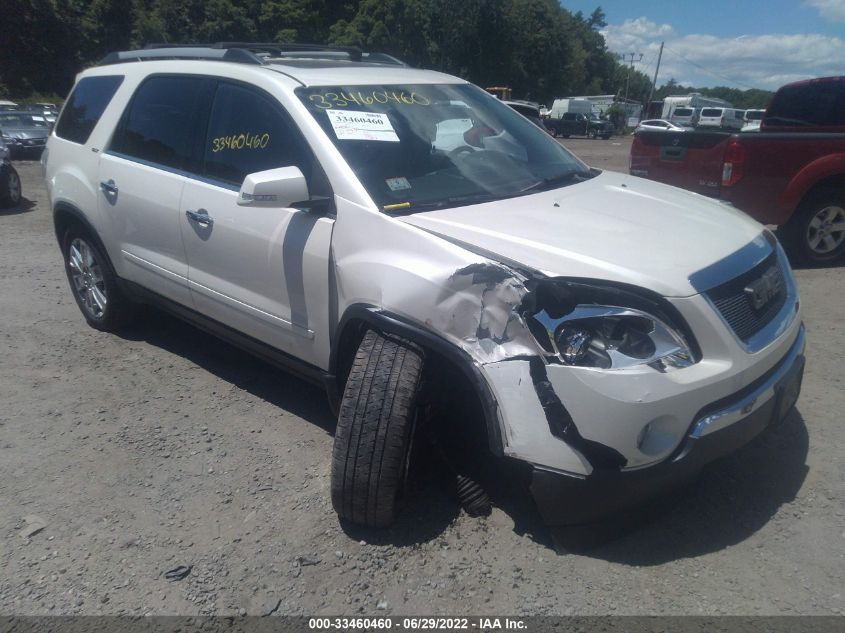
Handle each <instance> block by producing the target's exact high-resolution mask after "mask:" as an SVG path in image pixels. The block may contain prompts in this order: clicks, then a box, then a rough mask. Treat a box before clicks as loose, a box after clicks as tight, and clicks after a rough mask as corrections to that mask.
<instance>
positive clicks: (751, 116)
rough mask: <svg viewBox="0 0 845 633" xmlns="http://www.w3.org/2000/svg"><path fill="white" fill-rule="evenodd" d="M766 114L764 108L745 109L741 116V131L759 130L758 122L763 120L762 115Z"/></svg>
mask: <svg viewBox="0 0 845 633" xmlns="http://www.w3.org/2000/svg"><path fill="white" fill-rule="evenodd" d="M764 114H766V111H765V110H746V111H745V116H744V117H742V122H743V125H742V130H741V131H743V132H759V131H760V123H761V121H762V120H763V115H764Z"/></svg>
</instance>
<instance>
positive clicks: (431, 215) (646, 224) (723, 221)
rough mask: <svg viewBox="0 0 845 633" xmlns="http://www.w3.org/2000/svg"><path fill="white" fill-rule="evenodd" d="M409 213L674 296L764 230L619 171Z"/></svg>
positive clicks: (535, 264)
mask: <svg viewBox="0 0 845 633" xmlns="http://www.w3.org/2000/svg"><path fill="white" fill-rule="evenodd" d="M400 219H401V220H402V221H404V222H407V223H408V224H412V225H414V226H417V227H419V228H422V229H424V230H426V231H429V232H431V233H435V234H437V235H440V236H442V237H444V238H446V239H450V240H452V241H457V242H459V243H463V244H466V245H467V246H469V247H470V248H472V247H476V248H479V249H482V250H483V251H487V252H489V253H491V254H492V255H491V256H495V255H498V256H499V257H501V258H503V259H505V260H510V261H512V262H518V263H520V264H522V265H523V266H527V267H529V268H533V269H535V270H539V271H540V272H542V273H544V274H546V275H549V276H555V277H557V276H562V277H583V278H592V279H603V280H609V281H616V282H622V283H629V284H634V285H636V286H640V287H644V288H648V289H651V290H653V291H655V292H657V293H659V294H661V295H663V296H667V297H672V296H675V297H683V296H690V295H693V294H696V290H695V289H694V288H693V287H692V285H691V284H690V281H689V277H690V275H692V274H693V273H695V272H697V271H699V270H702V269H703V268H706V267H707V266H709V265H711V264H713V263H715V262H717V261H719V260H720V259H723V258H725V257H727V256H728V255H730V254H731V253H734V252H735V251H737V250H739V249H740V248H742V247H743V246H745V245H746V244H748V243H749V242H750V241H752V240H753V239H754V238H755V237H757V236H758V235H760V232H761V231H762V230H763V227H762V226H761V225H760V224H758V223H757V222H755V221H754V220H752V219H751V218H749V217H748V216H746V215H745V214H743V213H741V212H740V211H737V210H735V209H733V208H731V207H728V206H726V205H724V204H721V203H719V202H716V201H714V200H711V199H709V198H706V197H704V196H700V195H698V194H694V193H690V192H687V191H683V190H681V189H676V188H675V187H669V186H667V185H663V184H660V183H656V182H652V181H650V180H645V179H642V178H636V177H633V176H628V175H625V174H620V173H616V172H603V173H601V174H600V175H598V176H596V177H595V178H592V179H590V180H588V181H586V182H582V183H577V184H573V185H570V186H568V187H563V188H561V189H555V190H553V191H547V192H542V193H538V194H534V195H529V196H523V197H518V198H510V199H506V200H499V201H496V202H490V203H484V204H476V205H471V206H466V207H458V208H453V209H443V210H439V211H430V212H423V213H417V214H414V215H408V216H405V217H402V218H400ZM737 272H738V273H739V272H741V271H737Z"/></svg>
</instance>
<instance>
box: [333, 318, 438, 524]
mask: <svg viewBox="0 0 845 633" xmlns="http://www.w3.org/2000/svg"><path fill="white" fill-rule="evenodd" d="M422 369H423V357H422V353H421V351H420V350H419V349H417V348H416V347H413V346H412V345H410V344H409V343H407V342H405V341H402V340H399V339H396V338H392V337H390V338H388V337H386V336H383V335H381V334H379V333H377V332H374V331H372V330H369V331H367V333H366V334H365V335H364V338H363V340H362V341H361V344H360V346H359V347H358V352H357V354H356V355H355V360H354V361H353V363H352V368H351V369H350V372H349V377H348V378H347V381H346V388H345V389H344V392H343V399H342V401H341V404H340V413H339V414H338V420H337V430H336V431H335V437H334V450H333V452H332V471H331V493H332V505H333V506H334V509H335V511H336V512H337V513H338V515H340V517H341V518H343V519H346V520H348V521H351V522H352V523H357V524H359V525H365V526H367V527H386V526H388V525H390V524H391V523H393V520H394V519H395V517H396V512H397V509H398V507H399V502H400V497H401V494H402V492H403V490H404V487H405V478H406V475H407V470H408V460H409V457H410V450H411V438H412V436H413V433H414V426H415V422H416V413H417V401H418V394H419V390H420V381H421V378H422Z"/></svg>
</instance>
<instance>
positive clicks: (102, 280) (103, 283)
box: [62, 224, 135, 332]
mask: <svg viewBox="0 0 845 633" xmlns="http://www.w3.org/2000/svg"><path fill="white" fill-rule="evenodd" d="M62 255H63V256H64V260H65V272H66V273H67V279H68V283H69V284H70V290H71V292H72V293H73V298H74V299H75V300H76V305H78V306H79V310H80V311H81V312H82V316H84V317H85V320H86V321H87V322H88V325H90V326H91V327H92V328H95V329H97V330H102V331H103V332H114V331H116V330H118V329H120V328H121V327H122V326H124V325H126V324H127V323H128V322H129V321H130V320H131V318H132V316H133V314H134V312H135V305H134V304H133V303H132V302H131V301H130V300H129V299H128V298H127V297H126V296H125V295H124V294H123V292H122V291H121V290H120V287H119V286H118V285H117V276H116V275H115V274H114V271H113V270H112V267H111V262H110V261H109V259H108V257H106V255H105V253H103V251H102V250H101V249H100V247H99V246H98V244H97V241H96V240H94V239H93V238H92V237H91V236H90V235H89V234H88V232H87V231H85V230H84V229H83V228H82V227H80V226H79V225H77V224H73V225H71V227H70V228H69V229H68V230H67V231H66V232H65V237H64V239H63V240H62Z"/></svg>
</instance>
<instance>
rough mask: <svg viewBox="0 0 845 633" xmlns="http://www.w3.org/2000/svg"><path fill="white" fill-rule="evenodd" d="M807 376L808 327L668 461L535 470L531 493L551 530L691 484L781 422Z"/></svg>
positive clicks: (702, 419)
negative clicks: (576, 470)
mask: <svg viewBox="0 0 845 633" xmlns="http://www.w3.org/2000/svg"><path fill="white" fill-rule="evenodd" d="M803 373H804V326H803V325H802V326H800V329H799V332H798V336H797V337H796V339H795V341H794V343H793V344H792V346H791V347H790V348H789V351H788V352H787V353H786V355H785V356H784V357H783V358H782V359H781V361H780V362H778V363H777V364H776V365H775V366H774V367H773V368H772V369H771V370H770V371H768V372H767V373H766V374H764V375H763V376H761V377H760V378H759V379H758V380H756V381H755V382H754V383H752V384H751V385H749V386H747V387H745V388H744V389H742V390H740V391H738V392H736V393H734V394H733V395H731V396H729V397H727V398H723V399H721V400H719V401H717V402H714V403H712V404H711V405H709V406H708V407H705V408H704V409H703V410H702V411H700V412H699V414H698V415H697V416H696V417H695V419H694V421H693V423H692V425H691V426H690V429H689V432H688V434H687V436H686V437H685V439H684V440H683V441H682V442H681V444H680V445H679V446H678V448H677V449H676V450H675V451H674V453H673V454H672V455H671V456H670V457H669V458H667V459H666V460H664V461H662V462H660V463H658V464H655V465H652V466H647V467H643V468H639V469H635V470H623V471H619V470H593V471H592V472H591V473H590V474H589V475H586V476H575V475H572V474H569V473H563V472H560V471H555V470H552V469H548V468H544V467H541V466H535V467H534V471H533V475H532V481H531V493H532V495H533V497H534V500H535V502H536V503H537V506H538V508H539V510H540V514H541V515H542V516H543V519H544V521H545V522H546V524H547V525H549V526H564V525H578V524H584V523H591V522H596V521H599V520H600V519H603V518H605V517H607V516H609V515H612V514H615V513H618V512H622V511H624V510H627V509H630V508H632V507H633V506H636V505H638V504H640V503H642V502H643V501H645V500H647V499H649V498H652V497H654V496H656V495H658V494H660V493H662V492H666V491H668V490H671V489H673V488H677V487H678V486H680V485H682V484H684V483H686V482H687V481H689V480H690V479H692V478H693V477H694V476H695V475H696V474H698V473H699V472H700V471H701V469H702V468H703V467H704V466H705V465H706V464H708V463H709V462H712V461H713V460H715V459H717V458H719V457H722V456H724V455H727V454H729V453H732V452H734V451H735V450H737V449H738V448H740V447H741V446H743V445H744V444H746V443H748V442H749V441H750V440H752V439H753V438H754V437H756V436H757V435H759V434H760V433H761V432H762V431H763V430H764V429H765V428H766V427H768V426H769V425H770V424H771V423H772V422H775V421H778V420H781V419H782V418H783V417H784V416H785V415H786V414H787V413H788V412H789V410H790V409H791V408H792V407H793V405H794V404H795V402H796V401H797V400H798V395H799V393H800V390H801V380H802V377H803Z"/></svg>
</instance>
